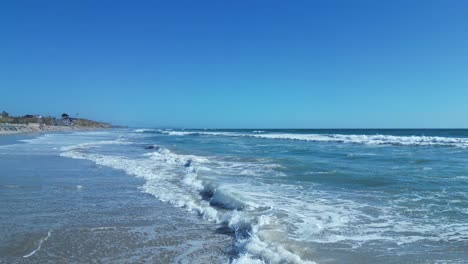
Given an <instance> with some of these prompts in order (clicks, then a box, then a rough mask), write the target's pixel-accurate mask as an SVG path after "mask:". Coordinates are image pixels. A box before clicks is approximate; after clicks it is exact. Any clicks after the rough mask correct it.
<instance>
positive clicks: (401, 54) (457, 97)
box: [0, 0, 468, 128]
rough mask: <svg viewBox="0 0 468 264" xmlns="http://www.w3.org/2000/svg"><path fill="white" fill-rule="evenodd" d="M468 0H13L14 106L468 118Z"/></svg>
mask: <svg viewBox="0 0 468 264" xmlns="http://www.w3.org/2000/svg"><path fill="white" fill-rule="evenodd" d="M467 12H468V2H467V1H451V0H447V1H442V0H440V1H429V0H426V1H416V0H414V1H398V0H392V1H370V0H369V1H357V0H356V1H333V0H332V1H325V0H323V1H272V0H269V1H266V0H265V1H255V0H254V1H252V0H250V1H240V0H239V1H203V0H202V1H177V0H176V1H94V0H93V1H78V0H76V1H61V0H60V1H47V0H45V1H33V0H30V1H23V0H15V1H13V0H11V1H1V3H0V36H1V39H0V111H1V110H3V109H5V110H7V111H9V112H10V113H12V114H27V113H42V114H51V115H59V114H61V113H62V112H67V113H70V114H73V113H80V116H83V117H89V118H95V119H99V120H107V121H111V122H114V123H118V124H126V125H131V126H142V127H143V126H146V127H148V126H151V127H193V128H195V127H196V128H253V127H258V128H293V127H294V128H328V127H330V128H337V127H342V128H360V127H361V128H367V127H377V128H391V127H409V128H412V127H434V128H438V127H468V48H467V47H468V16H467V15H466V14H467Z"/></svg>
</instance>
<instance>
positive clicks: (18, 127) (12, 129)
mask: <svg viewBox="0 0 468 264" xmlns="http://www.w3.org/2000/svg"><path fill="white" fill-rule="evenodd" d="M104 128H108V127H105V126H49V125H44V124H36V123H32V124H6V123H0V135H13V134H29V133H40V132H66V131H75V130H95V129H104Z"/></svg>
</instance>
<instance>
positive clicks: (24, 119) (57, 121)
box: [0, 111, 111, 128]
mask: <svg viewBox="0 0 468 264" xmlns="http://www.w3.org/2000/svg"><path fill="white" fill-rule="evenodd" d="M0 123H4V124H5V123H8V124H40V125H46V126H74V127H89V128H93V127H95V128H108V127H111V125H110V124H107V123H102V122H97V121H93V120H89V119H84V118H71V117H70V116H69V115H68V114H66V113H63V114H62V115H61V118H55V117H52V116H41V115H30V114H28V115H24V116H11V115H10V114H9V113H8V112H6V111H3V112H2V113H1V115H0Z"/></svg>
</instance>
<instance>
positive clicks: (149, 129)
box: [133, 128, 158, 133]
mask: <svg viewBox="0 0 468 264" xmlns="http://www.w3.org/2000/svg"><path fill="white" fill-rule="evenodd" d="M156 131H158V130H156V129H152V128H139V129H135V130H133V132H137V133H145V132H156Z"/></svg>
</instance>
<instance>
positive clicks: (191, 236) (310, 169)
mask: <svg viewBox="0 0 468 264" xmlns="http://www.w3.org/2000/svg"><path fill="white" fill-rule="evenodd" d="M0 168H1V171H0V172H1V174H0V262H2V263H45V262H52V263H58V262H67V263H89V262H95V263H148V262H150V263H151V262H152V263H235V264H240V263H360V264H367V263H369V264H370V263H372V264H373V263H383V264H385V263H468V130H462V129H452V130H442V129H441V130H431V129H401V130H399V129H312V130H310V129H288V130H284V129H283V130H266V129H242V130H189V129H184V130H182V129H174V130H172V129H112V130H101V131H88V132H71V133H55V134H41V135H32V136H5V137H2V138H0Z"/></svg>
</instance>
